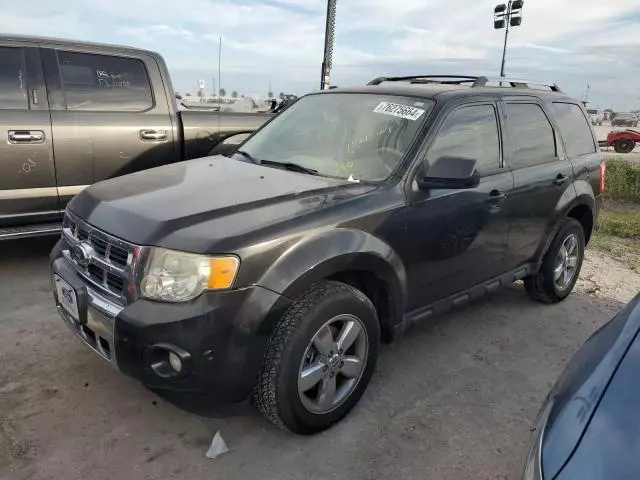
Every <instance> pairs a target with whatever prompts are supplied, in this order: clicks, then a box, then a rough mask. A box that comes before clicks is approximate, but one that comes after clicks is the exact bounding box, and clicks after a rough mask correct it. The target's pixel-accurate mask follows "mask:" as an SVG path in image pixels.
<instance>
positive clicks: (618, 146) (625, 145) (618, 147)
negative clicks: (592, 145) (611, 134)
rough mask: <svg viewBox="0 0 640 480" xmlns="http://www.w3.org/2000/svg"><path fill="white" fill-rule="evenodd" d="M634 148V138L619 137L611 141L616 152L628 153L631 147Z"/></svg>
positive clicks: (631, 149)
mask: <svg viewBox="0 0 640 480" xmlns="http://www.w3.org/2000/svg"><path fill="white" fill-rule="evenodd" d="M634 148H636V142H635V140H631V139H630V138H629V139H626V138H621V139H619V140H616V141H615V142H613V149H614V150H615V151H616V152H617V153H630V152H632V151H633V149H634Z"/></svg>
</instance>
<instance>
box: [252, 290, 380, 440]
mask: <svg viewBox="0 0 640 480" xmlns="http://www.w3.org/2000/svg"><path fill="white" fill-rule="evenodd" d="M379 339H380V325H379V323H378V318H377V315H376V310H375V308H374V306H373V305H372V303H371V301H370V300H369V299H368V298H367V297H366V296H365V295H364V294H363V293H362V292H361V291H359V290H357V289H355V288H353V287H351V286H349V285H346V284H344V283H340V282H335V281H323V282H319V283H317V284H315V285H313V286H311V287H310V288H309V289H308V290H307V291H306V292H305V293H304V294H303V295H302V296H301V297H300V298H299V299H298V300H296V301H295V302H294V304H293V305H292V306H291V308H290V309H289V310H288V312H287V313H286V314H285V315H284V317H282V319H281V320H280V321H279V322H278V324H277V325H276V327H275V330H274V332H273V333H272V335H271V338H270V341H269V346H268V348H267V354H266V356H265V360H264V363H263V366H262V368H261V371H260V373H259V376H258V382H257V383H256V386H255V388H254V393H253V397H254V402H255V404H256V406H257V407H258V409H259V410H260V412H261V413H262V414H263V415H264V416H265V417H267V418H268V419H269V420H270V421H271V422H273V423H274V424H276V425H278V426H279V427H282V428H286V429H288V430H290V431H292V432H294V433H299V434H312V433H316V432H320V431H322V430H325V429H327V428H329V427H330V426H331V425H333V424H335V423H336V422H338V421H340V420H341V419H342V418H343V417H344V416H346V415H347V413H349V411H350V410H351V409H352V408H353V407H354V406H355V404H356V403H357V402H358V400H360V397H361V396H362V394H363V393H364V391H365V389H366V388H367V385H368V384H369V381H370V380H371V375H372V374H373V371H374V369H375V365H376V361H377V358H378V349H379V343H380V340H379Z"/></svg>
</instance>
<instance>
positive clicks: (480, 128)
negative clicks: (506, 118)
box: [427, 105, 500, 173]
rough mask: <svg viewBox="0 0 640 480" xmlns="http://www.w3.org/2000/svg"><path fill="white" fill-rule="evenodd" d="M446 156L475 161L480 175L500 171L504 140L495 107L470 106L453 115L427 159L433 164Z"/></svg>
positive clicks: (442, 129)
mask: <svg viewBox="0 0 640 480" xmlns="http://www.w3.org/2000/svg"><path fill="white" fill-rule="evenodd" d="M443 156H450V157H467V158H473V159H475V160H477V162H478V171H479V172H480V173H486V172H489V171H492V170H496V169H498V168H500V136H499V134H498V119H497V116H496V110H495V108H494V107H493V105H469V106H465V107H461V108H458V109H457V110H454V111H453V112H451V113H450V114H449V116H448V117H447V118H446V120H445V121H444V123H443V125H442V127H441V128H440V131H439V132H438V137H437V138H436V141H435V142H434V144H433V145H432V146H431V148H430V149H429V153H428V155H427V159H428V160H429V162H430V163H433V162H435V161H436V160H437V159H438V158H440V157H443Z"/></svg>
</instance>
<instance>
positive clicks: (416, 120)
mask: <svg viewBox="0 0 640 480" xmlns="http://www.w3.org/2000/svg"><path fill="white" fill-rule="evenodd" d="M432 105H433V104H432V102H430V101H429V100H426V99H418V98H412V97H399V96H392V95H373V94H371V95H370V94H350V93H328V94H317V95H308V96H306V97H303V98H301V99H300V100H298V102H296V103H295V104H293V105H292V106H291V107H289V108H288V109H287V110H285V111H284V112H282V113H281V114H280V115H278V116H277V117H276V118H275V119H273V121H272V122H270V123H269V124H268V125H266V126H265V127H264V128H263V129H262V130H260V131H259V132H258V133H256V134H255V135H254V136H253V137H252V138H250V139H249V140H247V142H246V143H244V144H243V145H242V147H241V151H242V152H243V153H241V154H236V155H235V157H234V158H237V159H243V160H245V161H246V160H247V159H248V158H252V159H253V161H255V162H256V163H260V162H263V161H266V162H265V163H266V164H271V165H269V166H276V164H280V165H282V164H295V165H297V166H299V167H304V168H305V169H308V170H314V171H315V172H314V173H316V174H318V175H324V176H329V177H339V178H348V179H352V180H364V181H381V180H384V179H385V178H387V177H388V176H389V175H390V174H391V173H392V172H393V170H394V169H395V168H396V166H397V165H398V163H399V162H400V161H401V160H402V158H403V157H404V155H405V153H406V152H407V150H408V149H409V147H410V145H411V143H412V141H413V139H414V138H415V136H416V134H417V132H418V131H419V129H420V127H421V126H422V124H423V123H424V121H425V119H426V118H427V116H428V113H429V110H430V109H431V107H432ZM276 162H277V163H276ZM289 166H290V165H289ZM299 171H301V170H299Z"/></svg>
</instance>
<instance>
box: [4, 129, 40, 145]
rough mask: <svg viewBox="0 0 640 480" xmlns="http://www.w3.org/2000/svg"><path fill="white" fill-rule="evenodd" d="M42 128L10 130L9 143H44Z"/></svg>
mask: <svg viewBox="0 0 640 480" xmlns="http://www.w3.org/2000/svg"><path fill="white" fill-rule="evenodd" d="M42 142H44V132H43V131H42V130H9V143H42Z"/></svg>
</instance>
